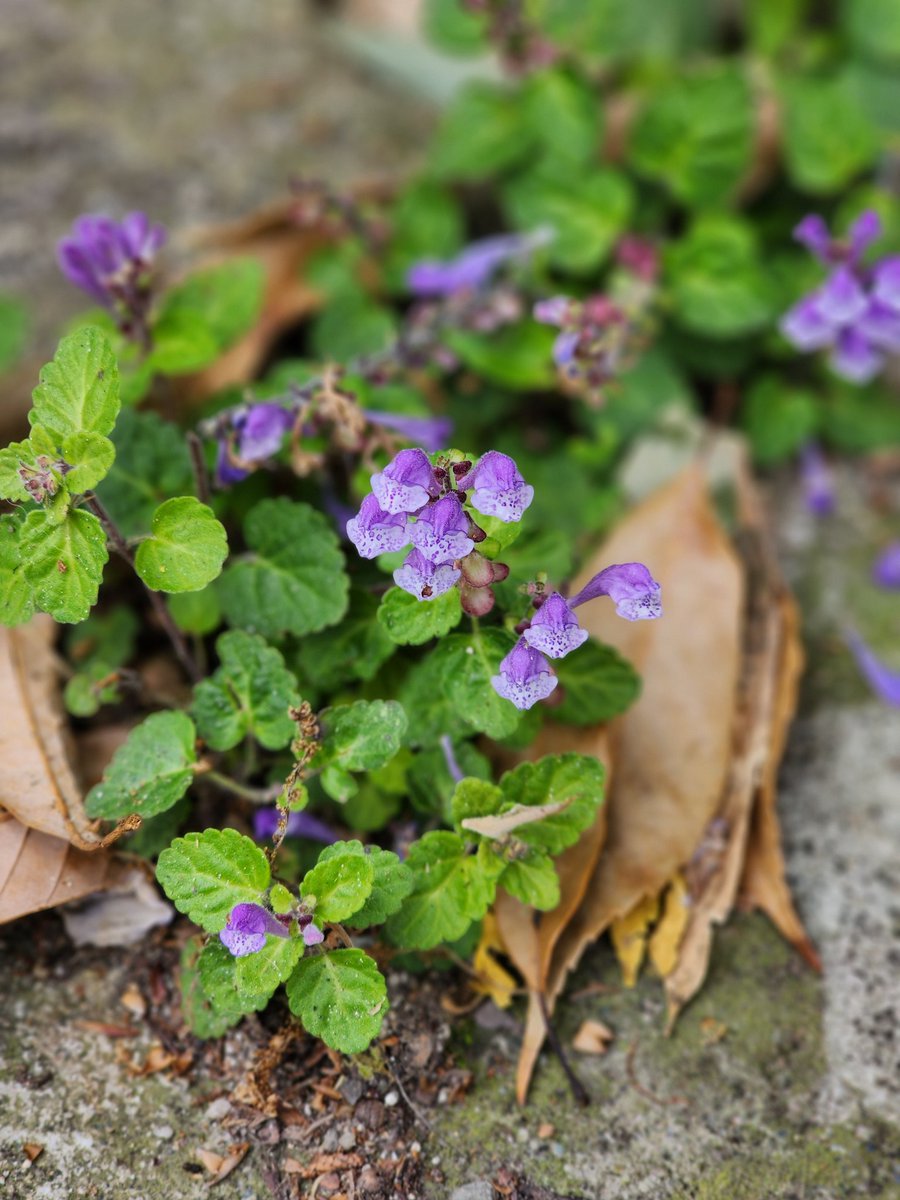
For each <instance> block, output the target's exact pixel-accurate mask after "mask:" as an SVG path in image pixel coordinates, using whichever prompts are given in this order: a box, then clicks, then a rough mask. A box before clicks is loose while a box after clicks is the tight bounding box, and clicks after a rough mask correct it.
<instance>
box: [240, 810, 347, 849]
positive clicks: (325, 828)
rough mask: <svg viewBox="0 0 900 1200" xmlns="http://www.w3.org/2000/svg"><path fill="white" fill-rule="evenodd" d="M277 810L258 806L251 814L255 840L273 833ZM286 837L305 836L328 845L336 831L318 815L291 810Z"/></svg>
mask: <svg viewBox="0 0 900 1200" xmlns="http://www.w3.org/2000/svg"><path fill="white" fill-rule="evenodd" d="M278 818H279V812H278V809H277V808H260V809H257V811H256V812H255V813H254V814H253V836H254V837H255V838H256V840H257V841H259V842H262V841H265V839H266V838H270V837H272V836H273V835H274V833H275V830H276V829H277V828H278ZM286 836H287V837H305V838H309V839H310V841H313V842H323V843H324V844H325V845H326V846H330V845H331V843H332V842H336V841H337V839H338V835H337V833H336V832H335V831H334V830H333V829H332V828H331V826H330V825H326V824H325V822H324V821H320V820H319V819H318V817H314V816H312V814H310V813H307V812H292V813H289V814H288V819H287V832H286Z"/></svg>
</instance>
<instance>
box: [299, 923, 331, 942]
mask: <svg viewBox="0 0 900 1200" xmlns="http://www.w3.org/2000/svg"><path fill="white" fill-rule="evenodd" d="M302 936H303V944H304V945H305V946H318V944H319V942H324V940H325V934H324V933H323V932H322V930H321V929H320V928H319V927H318V925H312V924H310V925H306V926H305V927H304V929H303V935H302Z"/></svg>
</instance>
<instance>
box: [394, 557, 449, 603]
mask: <svg viewBox="0 0 900 1200" xmlns="http://www.w3.org/2000/svg"><path fill="white" fill-rule="evenodd" d="M460 574H461V571H460V570H459V568H457V567H454V566H451V564H450V563H444V564H443V565H435V564H434V563H433V562H429V561H428V559H427V558H426V557H425V556H424V554H422V553H421V551H419V550H410V552H409V554H407V556H406V558H405V559H404V561H403V566H402V567H398V568H397V570H396V571H395V572H394V583H396V585H397V587H401V588H403V590H404V592H409V594H410V595H411V596H415V597H416V599H417V600H436V599H437V598H438V596H443V594H444V592H449V591H450V589H451V588H452V587H453V585H454V584H455V583H456V581H457V580H458V579H459V577H460Z"/></svg>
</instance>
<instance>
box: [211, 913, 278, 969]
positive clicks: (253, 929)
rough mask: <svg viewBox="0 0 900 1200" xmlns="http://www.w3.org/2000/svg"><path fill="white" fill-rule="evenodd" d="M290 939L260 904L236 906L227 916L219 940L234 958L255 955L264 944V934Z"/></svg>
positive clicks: (276, 920) (274, 918) (275, 919)
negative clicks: (226, 921)
mask: <svg viewBox="0 0 900 1200" xmlns="http://www.w3.org/2000/svg"><path fill="white" fill-rule="evenodd" d="M269 933H271V934H272V935H273V936H274V937H281V938H286V937H290V933H289V931H288V930H287V929H285V927H284V925H282V923H281V922H280V921H279V920H278V919H277V918H276V917H274V916H273V915H272V914H271V913H270V912H269V911H268V910H267V909H265V908H263V906H262V905H261V904H236V905H235V906H234V908H233V909H232V910H231V912H230V913H229V914H228V923H227V925H226V926H225V928H224V929H223V930H222V932H221V933H220V934H219V940H220V941H221V942H222V945H223V946H225V947H226V949H228V950H230V951H231V953H232V954H233V955H234V957H235V958H243V957H244V956H245V955H247V954H255V953H256V951H257V950H262V948H263V946H265V944H266V934H269Z"/></svg>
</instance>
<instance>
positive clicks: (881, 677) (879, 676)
mask: <svg viewBox="0 0 900 1200" xmlns="http://www.w3.org/2000/svg"><path fill="white" fill-rule="evenodd" d="M845 636H846V638H847V644H848V645H849V647H850V649H851V650H852V652H853V657H854V658H855V659H856V663H857V666H858V667H859V669H860V671H861V672H862V674H863V675H864V676H865V678H866V681H867V682H868V684H869V686H870V687H871V689H872V691H873V692H874V693H875V695H876V696H878V698H879V699H880V700H883V701H884V703H885V704H891V705H893V706H894V707H895V708H900V671H894V670H892V669H891V668H890V667H887V666H885V664H884V663H883V662H882V661H881V659H880V658H878V657H877V655H876V654H875V652H874V651H873V650H872V648H871V647H870V646H867V645H866V643H865V642H864V641H863V639H862V638H861V637H860V636H859V634H858V633H856V631H855V630H852V629H850V630H847V632H846V635H845Z"/></svg>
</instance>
